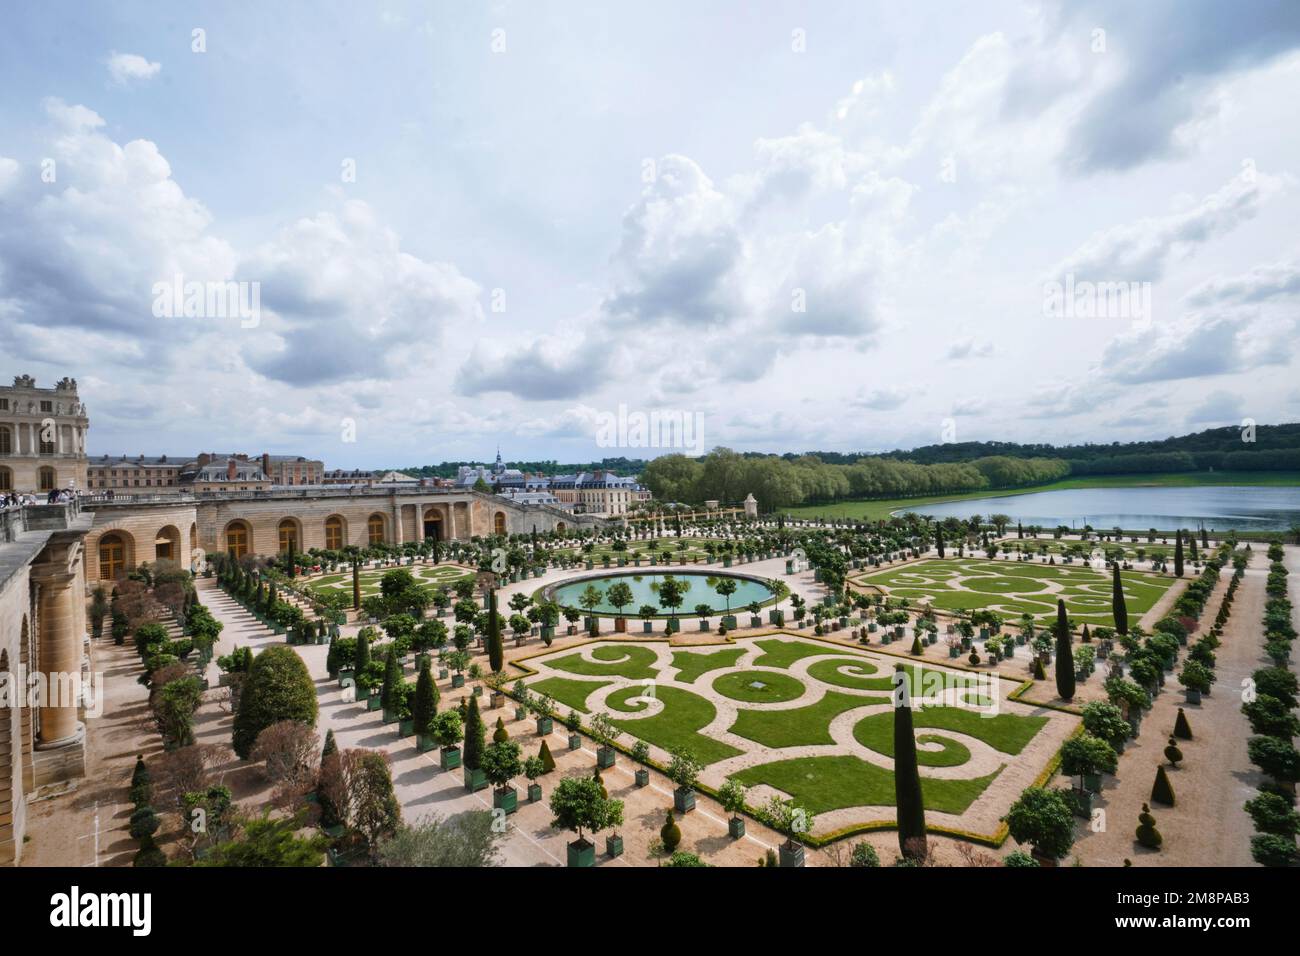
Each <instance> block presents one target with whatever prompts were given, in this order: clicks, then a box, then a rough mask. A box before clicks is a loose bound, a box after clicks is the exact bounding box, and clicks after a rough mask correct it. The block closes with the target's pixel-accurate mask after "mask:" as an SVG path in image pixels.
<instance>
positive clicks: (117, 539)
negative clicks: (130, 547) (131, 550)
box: [99, 534, 126, 581]
mask: <svg viewBox="0 0 1300 956" xmlns="http://www.w3.org/2000/svg"><path fill="white" fill-rule="evenodd" d="M125 573H126V542H125V541H123V540H122V536H121V535H120V534H106V535H104V536H103V537H102V538H100V539H99V576H100V578H102V579H105V580H109V581H115V580H117V579H118V578H120V577H121V576H122V575H123V574H125Z"/></svg>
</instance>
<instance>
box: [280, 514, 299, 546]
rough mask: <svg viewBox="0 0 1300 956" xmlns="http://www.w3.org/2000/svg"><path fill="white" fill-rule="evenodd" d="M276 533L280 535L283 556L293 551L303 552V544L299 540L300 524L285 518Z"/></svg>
mask: <svg viewBox="0 0 1300 956" xmlns="http://www.w3.org/2000/svg"><path fill="white" fill-rule="evenodd" d="M276 531H277V532H278V533H279V535H280V553H281V554H287V553H288V552H289V551H290V550H291V549H292V550H293V551H301V550H302V545H301V542H300V541H299V540H298V522H296V521H294V520H293V519H292V518H285V519H284V520H283V521H281V522H280V523H279V525H277V526H276Z"/></svg>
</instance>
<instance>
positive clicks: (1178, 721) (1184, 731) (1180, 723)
mask: <svg viewBox="0 0 1300 956" xmlns="http://www.w3.org/2000/svg"><path fill="white" fill-rule="evenodd" d="M1174 736H1175V737H1177V738H1178V739H1179V740H1191V739H1192V725H1191V724H1189V723H1188V722H1187V715H1186V714H1184V713H1183V709H1182V708H1181V707H1179V708H1178V716H1177V717H1176V718H1174Z"/></svg>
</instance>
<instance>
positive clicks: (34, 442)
mask: <svg viewBox="0 0 1300 956" xmlns="http://www.w3.org/2000/svg"><path fill="white" fill-rule="evenodd" d="M89 427H90V421H89V419H88V418H87V415H86V407H85V406H84V405H82V404H81V399H80V398H78V397H77V380H76V379H75V378H65V379H62V380H61V381H59V382H58V383H57V384H55V386H54V387H53V388H37V386H36V380H35V379H34V378H32V377H31V376H30V375H17V376H15V377H14V383H13V385H11V386H10V385H0V492H3V493H8V492H11V491H25V492H49V491H53V490H54V489H56V488H85V487H86V486H87V485H86V432H87V430H88V429H89Z"/></svg>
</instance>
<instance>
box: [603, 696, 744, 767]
mask: <svg viewBox="0 0 1300 956" xmlns="http://www.w3.org/2000/svg"><path fill="white" fill-rule="evenodd" d="M645 693H646V688H644V687H624V688H623V689H622V690H618V691H615V692H614V693H612V694H610V695H609V706H610V710H611V716H612V717H613V718H614V723H615V724H616V725H617V726H618V727H620V728H622V729H623V730H626V731H627V732H628V733H629V734H631V735H632V736H634V737H639V738H640V739H641V740H644V741H646V742H647V743H652V744H655V745H656V746H659V747H662V748H664V749H665V750H677V749H681V750H686V751H689V752H690V753H691V754H692V755H693V756H694V757H695V759H696V760H698V761H700V763H702V764H704V765H705V766H708V765H709V764H711V763H717V762H718V761H719V760H726V759H727V758H728V757H735V756H737V755H738V754H739V753H740V751H739V750H737V749H736V748H735V747H732V746H731V745H730V744H724V743H723V742H722V741H720V740H714V739H713V738H712V737H706V736H704V735H703V734H701V733H700V732H699V731H700V729H701V728H702V727H707V726H708V725H709V724H710V723H711V722H712V720H713V718H714V717H716V716H717V715H718V711H717V710H716V709H715V708H714V706H713V705H712V704H711V703H709V702H708V701H707V700H705V699H704V698H703V697H699V696H696V695H695V694H692V693H689V692H687V691H684V690H679V689H678V688H676V687H656V688H655V696H656V697H657V698H658V699H659V700H661V701H663V705H664V707H663V710H662V711H660V712H659V713H658V714H655V715H654V716H653V717H641V718H635V719H631V720H627V719H622V720H620V719H619V718H618V717H617V716H615V715H617V714H618V712H619V711H622V712H623V713H627V714H634V713H637V712H638V711H642V710H645V709H646V706H647V705H646V704H645V703H643V702H640V701H637V702H635V703H631V701H632V699H633V698H636V697H641V696H643V695H644V694H645Z"/></svg>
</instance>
